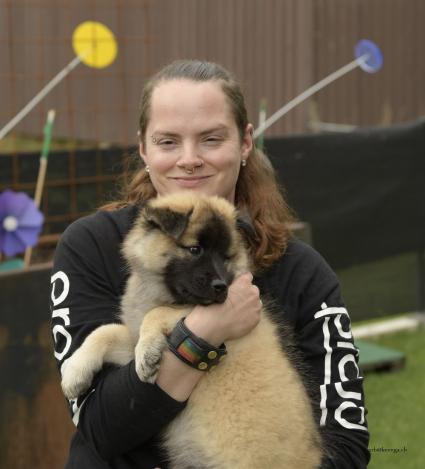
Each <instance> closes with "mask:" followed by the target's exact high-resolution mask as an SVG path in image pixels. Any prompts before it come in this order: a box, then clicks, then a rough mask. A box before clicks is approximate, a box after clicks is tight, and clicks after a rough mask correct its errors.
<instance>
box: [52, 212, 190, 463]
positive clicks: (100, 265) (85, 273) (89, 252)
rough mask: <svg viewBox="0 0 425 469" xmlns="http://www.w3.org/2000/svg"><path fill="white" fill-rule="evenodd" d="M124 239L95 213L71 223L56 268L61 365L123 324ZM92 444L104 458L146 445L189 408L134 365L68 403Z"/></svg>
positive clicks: (55, 328)
mask: <svg viewBox="0 0 425 469" xmlns="http://www.w3.org/2000/svg"><path fill="white" fill-rule="evenodd" d="M120 241H121V239H120V237H119V233H118V231H117V227H116V226H114V224H113V223H112V222H111V221H110V218H108V217H105V216H104V215H102V214H95V215H93V216H90V217H88V218H85V219H82V220H79V221H77V222H76V223H74V224H72V225H71V226H70V227H69V228H68V229H67V230H66V231H65V233H64V234H63V236H62V238H61V241H60V243H59V244H58V247H57V250H56V254H55V261H54V267H53V271H52V293H51V311H52V332H53V337H54V342H55V344H54V345H55V357H56V360H57V363H58V366H59V368H60V367H61V365H62V364H63V362H64V361H65V360H66V359H67V358H68V357H69V356H70V355H71V354H72V353H73V352H74V351H75V350H76V349H77V348H78V347H79V346H80V345H81V344H82V342H83V341H84V338H85V337H86V336H87V335H88V334H89V333H90V332H91V331H92V330H94V329H95V328H97V327H98V326H100V325H102V324H107V323H111V322H117V321H118V313H119V305H120V296H121V293H122V291H120V290H121V289H120V284H121V283H122V282H123V281H125V276H124V275H123V268H124V263H123V261H122V259H121V257H120V254H119V249H120ZM69 406H70V411H71V415H72V418H73V421H74V423H75V425H76V426H78V429H79V431H80V432H81V433H82V435H83V437H84V439H85V441H86V442H87V443H88V444H90V446H92V448H94V449H95V450H96V452H97V453H98V454H99V455H100V456H101V457H102V458H104V459H110V458H113V457H115V456H117V455H119V454H122V453H124V452H126V451H128V450H130V449H132V448H134V447H136V446H138V445H141V444H143V443H144V442H147V441H148V440H149V439H151V438H152V437H153V436H154V435H156V434H158V433H159V432H160V430H161V429H162V428H163V427H164V426H165V425H166V424H167V423H169V422H170V421H171V420H172V419H173V418H174V417H175V416H176V415H177V414H178V413H179V412H180V411H181V410H182V409H183V408H184V406H185V403H184V402H179V401H177V400H175V399H173V398H172V397H171V396H170V395H168V394H167V393H166V392H164V391H163V390H162V389H161V388H160V387H159V386H157V385H154V384H147V383H142V382H141V381H140V380H139V379H138V376H137V374H136V372H135V368H134V362H131V363H129V364H128V365H126V366H124V367H122V368H118V369H117V368H115V367H111V366H107V367H104V369H103V370H102V371H101V373H99V375H97V376H96V378H95V380H94V382H93V384H92V387H91V388H90V389H89V391H88V392H87V393H85V394H84V395H83V396H80V397H79V398H78V399H76V400H72V401H70V402H69Z"/></svg>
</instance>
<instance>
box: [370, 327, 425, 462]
mask: <svg viewBox="0 0 425 469" xmlns="http://www.w3.org/2000/svg"><path fill="white" fill-rule="evenodd" d="M373 342H374V343H376V344H379V345H383V346H386V347H390V348H393V349H396V350H398V351H401V352H404V353H405V354H406V356H407V361H406V366H405V368H404V369H402V370H395V371H390V372H381V373H371V372H369V373H367V374H366V375H365V382H364V387H365V395H366V407H367V408H368V412H369V413H368V416H367V420H368V424H369V431H370V434H371V440H370V444H369V448H370V449H371V455H372V459H371V462H370V464H369V468H371V469H384V468H385V469H393V468H394V469H396V468H397V469H398V468H400V467H402V468H403V469H418V468H421V467H425V444H424V442H423V434H424V432H423V426H424V422H425V405H424V397H425V330H424V329H419V330H416V331H413V332H399V333H396V334H393V335H390V336H382V337H380V338H376V339H374V340H373Z"/></svg>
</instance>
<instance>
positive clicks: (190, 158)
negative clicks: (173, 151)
mask: <svg viewBox="0 0 425 469" xmlns="http://www.w3.org/2000/svg"><path fill="white" fill-rule="evenodd" d="M200 161H202V158H201V155H200V152H199V148H198V147H197V145H195V144H192V143H190V144H186V145H183V146H182V150H181V155H180V157H179V160H178V162H177V165H178V166H196V165H199V162H200Z"/></svg>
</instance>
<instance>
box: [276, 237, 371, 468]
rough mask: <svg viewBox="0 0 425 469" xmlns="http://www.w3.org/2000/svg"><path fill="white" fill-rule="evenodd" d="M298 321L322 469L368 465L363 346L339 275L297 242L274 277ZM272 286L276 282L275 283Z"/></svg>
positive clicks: (279, 293) (290, 314)
mask: <svg viewBox="0 0 425 469" xmlns="http://www.w3.org/2000/svg"><path fill="white" fill-rule="evenodd" d="M268 283H271V285H272V287H271V288H272V289H273V290H274V292H273V293H272V295H273V296H274V298H278V299H279V303H280V304H281V305H282V308H283V311H284V312H285V313H284V314H285V316H287V318H288V319H289V321H290V322H291V323H292V324H293V326H294V329H295V333H296V339H297V340H296V343H297V348H299V350H300V352H301V356H302V357H303V359H304V362H305V364H306V372H307V374H308V375H309V376H308V377H309V379H308V382H309V386H311V387H313V388H314V389H310V391H311V395H312V399H313V407H314V411H315V415H316V416H317V419H318V423H319V425H320V427H321V430H322V433H323V435H324V440H325V444H326V449H327V450H328V451H327V456H326V457H325V459H324V461H323V463H322V469H325V468H335V469H336V468H337V469H362V468H365V467H367V464H368V461H369V459H370V453H369V451H368V443H369V432H368V428H367V422H366V419H365V417H366V413H367V412H366V410H365V404H364V392H363V377H362V374H361V370H360V369H359V364H358V361H359V351H358V349H357V348H356V347H355V345H354V341H353V336H352V333H351V325H350V317H349V313H348V311H347V309H346V307H345V305H344V302H343V299H342V296H341V289H340V285H339V282H338V279H337V277H336V275H335V273H334V272H333V271H332V269H331V268H330V267H329V265H328V264H327V263H326V262H325V260H324V259H323V258H322V257H321V256H320V255H319V254H318V253H317V252H316V251H315V250H314V249H312V248H311V247H309V246H307V245H305V244H304V243H301V242H299V241H294V242H292V243H291V245H290V247H289V248H288V251H287V253H285V255H284V256H283V260H282V263H281V265H280V266H279V268H278V269H277V270H276V271H275V272H274V274H273V276H272V278H271V281H269V282H268ZM269 288H270V287H269Z"/></svg>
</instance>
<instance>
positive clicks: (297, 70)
mask: <svg viewBox="0 0 425 469" xmlns="http://www.w3.org/2000/svg"><path fill="white" fill-rule="evenodd" d="M87 19H93V20H97V21H101V22H104V23H105V24H107V25H108V26H109V27H110V28H111V29H112V31H113V32H114V33H115V35H116V37H117V40H118V44H119V54H118V57H117V60H116V61H115V63H114V64H113V65H111V66H110V67H109V68H107V69H104V70H94V69H90V68H88V67H86V66H85V65H80V66H78V67H77V68H76V69H75V70H74V71H73V72H72V73H71V74H70V75H69V76H68V77H67V78H66V79H65V80H64V82H63V83H61V84H60V85H59V86H58V87H57V88H56V89H55V90H53V91H52V93H51V94H50V95H49V96H48V97H47V98H46V99H45V100H44V101H43V102H42V103H40V104H39V105H38V106H37V108H36V109H34V111H33V112H32V113H31V114H30V115H29V116H28V117H27V118H25V120H24V121H23V122H22V123H21V124H20V125H19V126H18V127H17V128H16V131H17V132H29V133H32V134H34V133H35V134H40V133H41V129H42V127H43V124H44V120H45V116H46V112H47V110H48V109H50V108H51V107H55V108H56V109H57V122H56V125H55V134H56V135H58V136H65V137H70V138H77V139H84V140H89V141H93V142H96V143H98V142H113V143H124V144H132V143H135V140H136V137H135V132H136V127H137V114H138V103H139V97H140V91H141V88H142V85H143V83H144V82H145V80H146V79H147V77H149V76H150V75H151V74H152V73H153V72H154V71H155V70H157V69H158V68H159V67H161V66H162V65H164V64H165V63H167V62H169V61H170V60H173V59H177V58H195V57H196V58H204V59H208V60H214V61H217V62H220V63H222V64H223V65H225V66H226V67H227V68H229V69H230V70H232V71H234V72H235V74H236V76H237V77H238V78H239V79H240V80H241V82H242V84H243V85H244V90H245V93H246V96H247V104H248V109H249V113H250V116H251V120H252V121H253V122H254V123H256V122H257V119H258V110H259V104H260V101H261V100H262V99H266V100H267V104H268V113H269V114H271V113H272V112H274V111H275V110H277V109H278V108H279V107H281V106H282V105H283V104H285V103H286V102H288V101H289V100H290V99H291V98H293V97H294V96H296V95H297V94H299V93H300V92H302V91H303V90H305V89H306V88H307V87H308V86H310V85H312V84H313V83H314V82H316V81H318V80H320V79H321V78H323V77H324V76H326V75H327V74H329V73H331V72H333V71H335V70H336V69H337V68H339V67H341V66H342V65H344V64H346V63H348V62H349V61H351V60H352V59H353V47H354V45H355V44H356V42H357V41H358V40H359V39H361V38H370V39H372V40H374V41H376V42H377V43H378V44H379V45H380V47H381V48H382V51H383V53H384V57H385V65H384V68H383V69H382V70H381V71H380V72H379V73H377V74H375V75H369V74H366V73H364V72H362V71H361V70H354V71H353V72H350V73H349V74H348V75H346V76H345V77H343V78H341V79H340V80H338V81H337V82H335V83H333V84H332V85H330V86H329V87H327V88H326V89H324V90H322V91H320V92H319V93H318V94H317V96H315V97H314V98H312V99H310V100H309V102H308V103H305V104H303V105H300V106H298V107H297V108H295V109H294V110H293V111H291V112H290V113H289V114H288V115H286V116H285V117H284V118H282V119H281V120H280V121H279V122H277V123H276V124H275V125H274V126H273V127H272V128H271V129H270V130H269V131H268V135H280V134H288V133H297V132H303V131H305V130H306V128H307V124H308V112H307V110H308V109H310V108H311V103H315V104H316V109H317V113H318V116H319V118H320V119H321V120H324V121H330V122H337V123H348V124H354V125H376V124H381V123H385V124H390V123H393V122H401V121H406V120H410V119H415V118H417V117H419V116H421V115H423V114H424V113H425V90H424V87H423V86H422V83H423V82H424V79H425V68H424V67H425V65H424V61H423V58H422V56H423V54H422V52H421V48H422V45H423V44H424V42H425V29H424V28H423V27H422V24H423V21H424V19H425V4H424V2H423V1H422V0H410V1H409V2H406V1H405V0H345V1H344V2H341V1H340V0H315V1H311V0H178V1H176V0H126V1H125V2H124V1H117V0H90V1H86V0H72V1H71V0H66V1H65V0H64V1H63V2H56V1H54V0H31V1H26V0H1V1H0V45H1V47H2V49H3V50H4V51H5V53H4V54H1V55H0V99H1V102H2V106H1V109H0V122H2V123H6V122H7V121H8V119H10V118H11V117H12V116H13V115H14V114H15V113H16V112H17V111H18V110H19V109H21V108H22V107H23V106H24V105H25V104H26V103H27V102H28V101H29V100H30V99H31V98H32V97H33V96H34V95H35V94H36V93H37V91H38V90H40V88H41V87H42V86H43V85H44V84H45V83H46V82H47V81H48V80H50V79H51V78H52V77H53V76H54V75H55V74H56V73H57V72H58V71H59V70H60V69H61V68H63V67H64V66H65V65H66V64H67V63H69V62H70V60H71V59H72V58H73V57H74V55H73V54H74V53H73V51H72V47H71V35H72V32H73V30H74V29H75V27H76V26H77V25H78V24H79V23H80V22H82V21H85V20H87Z"/></svg>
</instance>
